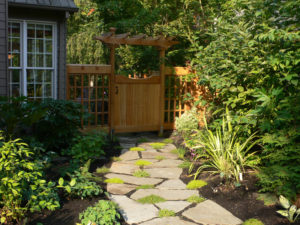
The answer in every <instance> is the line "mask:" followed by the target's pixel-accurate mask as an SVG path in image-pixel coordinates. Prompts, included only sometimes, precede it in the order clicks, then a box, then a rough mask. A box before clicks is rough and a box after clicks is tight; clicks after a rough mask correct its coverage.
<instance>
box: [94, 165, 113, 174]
mask: <svg viewBox="0 0 300 225" xmlns="http://www.w3.org/2000/svg"><path fill="white" fill-rule="evenodd" d="M109 171H110V170H109V168H107V167H105V166H103V167H101V168H97V169H96V173H101V174H102V173H109Z"/></svg>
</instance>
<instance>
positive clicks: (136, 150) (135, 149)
mask: <svg viewBox="0 0 300 225" xmlns="http://www.w3.org/2000/svg"><path fill="white" fill-rule="evenodd" d="M129 151H134V152H142V151H145V149H144V148H141V147H132V148H130V149H129Z"/></svg>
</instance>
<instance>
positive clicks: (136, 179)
mask: <svg viewBox="0 0 300 225" xmlns="http://www.w3.org/2000/svg"><path fill="white" fill-rule="evenodd" d="M105 177H107V178H114V177H117V178H120V179H122V180H123V181H124V182H125V183H128V184H135V185H145V184H152V185H156V184H158V183H160V182H162V179H156V178H143V177H142V178H141V177H134V176H128V175H123V174H115V173H109V174H106V175H105Z"/></svg>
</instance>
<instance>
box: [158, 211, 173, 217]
mask: <svg viewBox="0 0 300 225" xmlns="http://www.w3.org/2000/svg"><path fill="white" fill-rule="evenodd" d="M175 214H176V213H175V212H174V211H173V210H168V209H161V210H159V212H158V216H159V217H160V218H162V217H170V216H175Z"/></svg>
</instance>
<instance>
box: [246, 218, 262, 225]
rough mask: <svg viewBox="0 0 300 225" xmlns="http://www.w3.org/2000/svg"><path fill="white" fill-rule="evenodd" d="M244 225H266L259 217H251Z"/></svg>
mask: <svg viewBox="0 0 300 225" xmlns="http://www.w3.org/2000/svg"><path fill="white" fill-rule="evenodd" d="M242 225H264V223H263V222H261V221H260V220H258V219H254V218H251V219H248V220H246V221H245V222H244V223H243V224H242Z"/></svg>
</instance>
